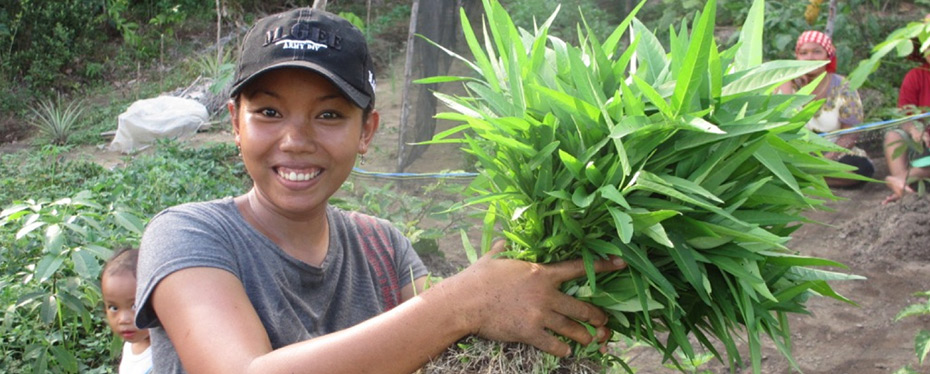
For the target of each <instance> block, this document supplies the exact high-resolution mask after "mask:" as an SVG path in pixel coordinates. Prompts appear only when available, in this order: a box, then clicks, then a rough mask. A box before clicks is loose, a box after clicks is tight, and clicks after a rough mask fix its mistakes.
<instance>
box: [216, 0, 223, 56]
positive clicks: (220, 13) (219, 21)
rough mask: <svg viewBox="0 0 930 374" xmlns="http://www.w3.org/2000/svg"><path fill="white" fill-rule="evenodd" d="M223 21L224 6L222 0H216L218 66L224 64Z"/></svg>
mask: <svg viewBox="0 0 930 374" xmlns="http://www.w3.org/2000/svg"><path fill="white" fill-rule="evenodd" d="M222 23H223V8H222V7H220V0H216V66H220V65H222V64H223V45H222V44H220V37H221V30H220V25H221V24H222Z"/></svg>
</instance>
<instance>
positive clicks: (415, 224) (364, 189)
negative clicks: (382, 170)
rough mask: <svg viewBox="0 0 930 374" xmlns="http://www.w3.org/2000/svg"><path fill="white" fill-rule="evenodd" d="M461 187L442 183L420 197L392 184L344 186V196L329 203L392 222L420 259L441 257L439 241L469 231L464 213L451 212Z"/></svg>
mask: <svg viewBox="0 0 930 374" xmlns="http://www.w3.org/2000/svg"><path fill="white" fill-rule="evenodd" d="M461 190H462V186H460V185H456V184H454V183H453V184H450V183H447V182H446V181H443V180H441V179H440V180H437V181H436V182H434V183H430V184H426V185H424V186H422V187H421V189H420V191H418V193H406V192H404V191H399V189H398V187H397V186H396V185H395V184H394V183H393V182H388V183H385V184H383V185H381V186H378V184H377V183H370V184H369V183H366V184H356V183H352V182H347V183H345V184H343V187H342V191H343V192H346V194H342V195H340V196H339V197H334V198H332V199H330V203H331V204H333V205H335V206H337V207H340V208H342V209H346V210H356V211H359V212H363V213H366V214H370V215H373V216H376V217H380V218H383V219H386V220H388V221H390V222H391V223H392V224H394V226H395V227H397V229H398V230H400V231H401V232H402V233H403V234H404V236H405V237H406V238H407V239H409V240H410V243H411V244H412V245H413V248H414V250H416V251H417V253H418V254H420V255H439V256H442V255H443V254H442V252H441V251H439V247H438V243H437V240H438V239H439V238H442V237H444V236H446V235H448V234H449V233H450V232H455V231H458V230H459V229H463V228H465V227H466V225H467V224H466V223H465V222H466V221H465V220H463V217H461V215H462V214H461V212H454V211H450V210H449V208H450V207H451V206H452V205H453V204H454V201H453V200H452V199H453V197H455V196H458V194H460V193H461Z"/></svg>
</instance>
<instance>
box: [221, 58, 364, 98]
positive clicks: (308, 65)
mask: <svg viewBox="0 0 930 374" xmlns="http://www.w3.org/2000/svg"><path fill="white" fill-rule="evenodd" d="M283 68H302V69H307V70H310V71H312V72H314V73H317V74H319V75H322V76H323V77H324V78H326V79H327V80H329V81H330V82H332V84H333V85H335V86H336V88H338V89H339V90H340V91H342V93H343V94H345V95H346V97H347V98H348V99H349V100H350V101H352V102H353V103H355V105H358V106H359V107H360V108H363V109H364V108H367V107H368V104H369V103H371V97H369V96H368V95H367V94H365V93H364V92H362V91H359V90H358V89H357V88H355V87H354V86H352V85H351V84H349V82H346V81H345V80H343V79H342V78H340V77H339V76H337V75H336V74H333V73H332V72H331V71H329V70H327V69H325V68H323V67H322V66H320V65H317V64H314V63H312V62H307V61H301V60H294V61H284V62H279V63H277V64H273V65H269V66H266V67H264V68H262V69H261V70H258V71H256V72H254V73H252V75H250V76H248V77H247V78H245V79H243V80H241V81H239V82H237V83H236V84H235V85H233V87H232V89H231V90H230V93H229V95H230V97H236V96H237V95H239V93H240V92H241V91H242V88H244V87H245V86H247V85H248V84H249V83H251V82H253V81H254V80H255V79H256V78H258V77H259V76H261V75H262V74H265V73H267V72H269V71H272V70H277V69H283Z"/></svg>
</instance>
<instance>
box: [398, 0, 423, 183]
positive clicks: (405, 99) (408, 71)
mask: <svg viewBox="0 0 930 374" xmlns="http://www.w3.org/2000/svg"><path fill="white" fill-rule="evenodd" d="M419 10H420V0H413V6H411V7H410V28H409V29H408V30H407V54H406V57H405V61H404V88H403V90H402V93H401V105H400V123H399V124H398V125H399V127H400V132H399V133H398V135H397V172H402V171H404V170H403V169H404V166H405V165H404V164H405V162H406V157H407V152H406V150H407V144H405V142H404V136H405V134H406V132H407V131H406V130H407V121H408V120H409V117H410V102H409V100H410V85H411V84H412V83H413V82H412V81H413V80H412V79H411V77H410V76H411V75H412V74H413V43H414V40H415V39H416V33H417V13H418V12H419Z"/></svg>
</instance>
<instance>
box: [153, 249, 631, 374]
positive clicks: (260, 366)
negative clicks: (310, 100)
mask: <svg viewBox="0 0 930 374" xmlns="http://www.w3.org/2000/svg"><path fill="white" fill-rule="evenodd" d="M500 249H501V248H500V247H498V248H497V250H496V251H495V252H492V254H489V255H486V256H484V257H482V258H481V259H480V260H479V261H478V262H477V263H475V264H474V265H472V266H470V267H468V268H467V269H465V270H464V271H463V272H461V273H460V274H457V275H456V276H453V277H451V278H448V279H446V280H443V281H441V282H439V283H438V284H436V285H435V286H433V287H432V288H430V289H429V290H427V291H425V292H422V293H420V294H419V295H417V296H415V297H412V298H411V299H409V300H408V301H406V302H404V303H402V304H401V305H399V306H397V307H396V308H394V309H392V310H390V311H388V312H385V313H383V314H381V315H378V316H376V317H374V318H371V319H369V320H367V321H365V322H362V323H361V324H359V325H356V326H353V327H351V328H348V329H345V330H342V331H339V332H336V333H332V334H328V335H325V336H321V337H318V338H315V339H311V340H308V341H305V342H300V343H296V344H292V345H289V346H287V347H284V348H281V349H277V350H272V349H271V344H270V343H269V340H268V336H267V334H266V332H265V329H264V327H263V326H262V324H261V322H260V320H259V318H258V316H257V315H256V313H255V310H254V309H253V307H252V305H251V303H250V302H249V299H248V297H247V296H246V294H245V290H244V288H243V287H242V284H241V283H240V281H239V280H238V278H236V277H235V276H234V275H232V274H230V273H228V272H226V271H224V270H219V269H213V268H190V269H185V270H181V271H178V272H175V273H172V274H171V275H169V276H167V277H165V278H164V279H163V280H162V281H161V282H160V283H159V284H158V286H156V289H155V291H154V293H153V296H152V297H153V299H152V304H153V307H154V309H155V312H156V313H157V314H158V317H159V320H160V321H161V324H162V326H163V327H164V328H165V331H166V332H167V334H168V336H169V337H170V339H171V340H172V342H173V343H174V346H175V349H177V351H178V354H179V356H180V358H181V362H182V363H183V365H184V367H185V369H186V370H187V371H188V372H189V373H192V374H196V373H217V372H222V373H295V372H301V373H369V372H370V373H410V372H413V371H415V370H416V369H418V368H420V367H421V366H423V365H424V364H425V363H426V362H428V361H429V359H430V358H431V357H435V356H437V355H438V354H440V353H441V352H442V351H443V350H445V349H446V348H447V347H448V346H450V345H452V344H453V343H454V342H455V341H457V340H458V339H460V338H462V337H464V336H466V335H469V334H478V335H480V336H483V337H485V338H489V339H494V340H501V341H519V342H524V343H528V344H532V345H534V346H536V347H538V348H540V349H542V350H545V351H547V352H550V353H553V354H556V355H560V356H564V355H567V354H568V353H570V348H569V346H568V345H567V344H565V343H564V342H562V341H560V340H559V339H557V338H556V337H555V336H554V335H552V334H551V333H550V331H553V332H556V333H558V334H560V335H564V336H567V337H569V338H571V339H573V340H576V341H579V342H581V343H585V344H587V343H590V342H591V341H592V340H593V339H594V337H592V336H590V334H588V332H587V330H586V329H585V328H584V327H583V326H582V325H580V324H579V323H577V322H576V320H579V321H586V322H589V323H591V324H592V325H594V326H596V327H598V331H599V333H598V335H599V336H598V337H601V338H602V337H603V336H605V334H606V333H607V330H606V328H605V327H604V324H605V323H606V320H607V319H606V315H605V314H604V313H603V312H602V311H600V310H599V309H597V308H595V307H593V306H591V305H589V304H586V303H583V302H580V301H578V300H576V299H574V298H572V297H570V296H567V295H565V294H563V293H561V292H559V290H558V287H559V285H560V284H561V283H562V282H564V281H566V280H568V279H572V278H577V277H580V276H582V275H583V274H584V266H583V264H582V263H581V262H580V260H579V261H569V262H564V263H559V264H553V265H545V266H544V265H538V264H531V263H527V262H523V261H517V260H505V259H494V258H493V253H496V252H498V251H499V250H500ZM624 266H625V265H624V264H623V263H622V261H619V260H615V261H614V262H610V261H601V262H598V263H597V265H596V267H595V268H596V269H597V270H598V271H607V270H618V269H620V268H622V267H624ZM417 282H420V284H422V282H423V279H422V278H421V279H418V280H417ZM415 283H416V282H415ZM410 288H411V289H410V290H409V291H412V286H410Z"/></svg>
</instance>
